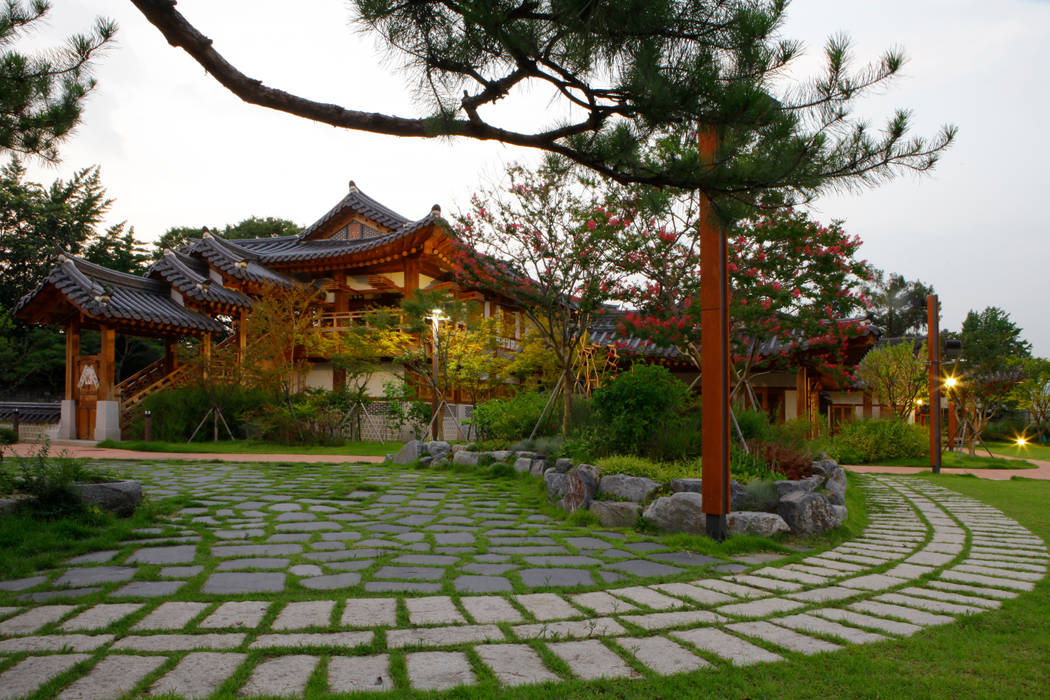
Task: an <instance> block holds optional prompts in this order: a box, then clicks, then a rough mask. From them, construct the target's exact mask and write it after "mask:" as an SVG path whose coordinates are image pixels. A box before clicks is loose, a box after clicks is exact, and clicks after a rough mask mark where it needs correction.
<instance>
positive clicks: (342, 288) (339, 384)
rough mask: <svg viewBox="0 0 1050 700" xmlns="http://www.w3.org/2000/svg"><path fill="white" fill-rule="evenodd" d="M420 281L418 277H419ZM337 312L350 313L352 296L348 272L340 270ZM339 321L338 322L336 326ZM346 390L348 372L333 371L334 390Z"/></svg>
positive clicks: (336, 303) (338, 275) (337, 277)
mask: <svg viewBox="0 0 1050 700" xmlns="http://www.w3.org/2000/svg"><path fill="white" fill-rule="evenodd" d="M405 279H406V280H407V279H408V275H407V274H406V275H405ZM417 280H418V276H417ZM335 283H336V290H335V311H336V313H346V312H348V311H350V295H349V294H347V293H346V270H340V271H339V272H336V273H335ZM338 324H339V321H336V325H338ZM345 389H346V370H345V369H333V370H332V390H333V391H344V390H345Z"/></svg>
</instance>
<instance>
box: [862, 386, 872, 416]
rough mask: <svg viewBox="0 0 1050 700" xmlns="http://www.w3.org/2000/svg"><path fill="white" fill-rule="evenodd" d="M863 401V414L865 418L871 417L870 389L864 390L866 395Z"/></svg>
mask: <svg viewBox="0 0 1050 700" xmlns="http://www.w3.org/2000/svg"><path fill="white" fill-rule="evenodd" d="M861 402H862V403H861V410H862V411H863V413H862V414H861V415H863V416H864V417H865V418H871V392H870V391H865V392H864V396H863V398H862V399H861Z"/></svg>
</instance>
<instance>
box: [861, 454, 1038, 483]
mask: <svg viewBox="0 0 1050 700" xmlns="http://www.w3.org/2000/svg"><path fill="white" fill-rule="evenodd" d="M995 456H996V457H1002V458H1003V459H1016V457H1010V456H1008V455H995ZM1025 461H1027V462H1031V463H1032V464H1034V465H1036V468H1035V469H955V468H952V469H942V470H941V473H942V474H973V475H974V476H979V477H981V478H982V479H992V480H997V481H1008V480H1009V479H1010V478H1011V477H1014V476H1020V477H1024V478H1026V479H1050V462H1047V461H1046V460H1040V459H1032V458H1030V457H1027V458H1025ZM845 468H846V469H849V470H850V471H853V472H860V473H864V474H922V473H924V472H929V471H930V468H929V467H880V466H878V465H872V464H865V465H862V466H845Z"/></svg>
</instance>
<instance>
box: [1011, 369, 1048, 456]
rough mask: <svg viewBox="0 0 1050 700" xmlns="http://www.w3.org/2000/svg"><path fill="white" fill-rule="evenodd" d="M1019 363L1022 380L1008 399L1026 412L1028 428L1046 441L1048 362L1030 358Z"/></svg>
mask: <svg viewBox="0 0 1050 700" xmlns="http://www.w3.org/2000/svg"><path fill="white" fill-rule="evenodd" d="M1021 362H1022V364H1021V367H1022V371H1023V372H1024V379H1023V380H1022V381H1021V382H1020V383H1018V384H1017V386H1015V387H1014V388H1013V389H1012V390H1011V391H1010V394H1009V398H1010V399H1011V400H1013V401H1015V402H1017V405H1018V406H1019V407H1020V408H1021V409H1023V410H1025V411H1027V412H1028V415H1029V424H1028V427H1030V428H1031V429H1032V430H1033V431H1034V433H1035V435H1037V436H1038V437H1040V438H1041V439H1043V440H1046V439H1047V438H1048V437H1050V360H1048V359H1046V358H1043V357H1031V358H1026V359H1024V360H1022V361H1021Z"/></svg>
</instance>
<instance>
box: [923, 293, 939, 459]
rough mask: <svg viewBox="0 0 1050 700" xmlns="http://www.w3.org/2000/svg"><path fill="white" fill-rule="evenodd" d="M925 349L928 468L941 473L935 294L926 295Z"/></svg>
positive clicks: (937, 316) (937, 319) (937, 329)
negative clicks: (928, 397)
mask: <svg viewBox="0 0 1050 700" xmlns="http://www.w3.org/2000/svg"><path fill="white" fill-rule="evenodd" d="M926 333H927V339H926V350H927V353H928V356H929V368H930V376H929V393H930V468H931V469H933V473H934V474H940V473H941V330H940V304H938V302H937V295H936V294H931V295H929V296H928V297H926Z"/></svg>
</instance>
